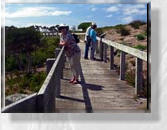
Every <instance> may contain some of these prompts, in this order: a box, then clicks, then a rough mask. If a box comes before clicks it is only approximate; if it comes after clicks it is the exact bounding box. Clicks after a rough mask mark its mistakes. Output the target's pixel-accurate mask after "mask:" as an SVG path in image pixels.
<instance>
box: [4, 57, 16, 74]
mask: <svg viewBox="0 0 167 130" xmlns="http://www.w3.org/2000/svg"><path fill="white" fill-rule="evenodd" d="M17 69H18V65H17V62H16V58H15V57H14V56H6V57H5V71H7V72H9V71H12V70H17Z"/></svg>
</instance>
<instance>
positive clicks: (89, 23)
mask: <svg viewBox="0 0 167 130" xmlns="http://www.w3.org/2000/svg"><path fill="white" fill-rule="evenodd" d="M89 26H91V22H83V23H81V24H79V25H78V29H82V30H83V31H84V32H85V31H86V29H87V28H88V27H89Z"/></svg>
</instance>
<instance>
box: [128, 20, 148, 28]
mask: <svg viewBox="0 0 167 130" xmlns="http://www.w3.org/2000/svg"><path fill="white" fill-rule="evenodd" d="M144 24H146V22H144V21H140V20H136V21H133V22H131V23H130V25H131V26H132V27H133V28H134V29H139V27H140V26H141V25H144Z"/></svg>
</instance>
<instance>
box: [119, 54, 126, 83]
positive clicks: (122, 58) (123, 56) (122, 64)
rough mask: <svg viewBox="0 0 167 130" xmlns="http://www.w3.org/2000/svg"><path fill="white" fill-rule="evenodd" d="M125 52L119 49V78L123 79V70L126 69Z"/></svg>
mask: <svg viewBox="0 0 167 130" xmlns="http://www.w3.org/2000/svg"><path fill="white" fill-rule="evenodd" d="M125 55H126V54H125V52H123V51H121V55H120V80H125V70H126V66H125V65H126V64H125Z"/></svg>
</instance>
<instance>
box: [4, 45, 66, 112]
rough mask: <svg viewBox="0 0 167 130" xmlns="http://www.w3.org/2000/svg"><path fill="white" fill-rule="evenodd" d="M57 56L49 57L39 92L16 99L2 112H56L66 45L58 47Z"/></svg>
mask: <svg viewBox="0 0 167 130" xmlns="http://www.w3.org/2000/svg"><path fill="white" fill-rule="evenodd" d="M55 53H56V54H55V55H56V58H51V59H47V62H46V65H47V73H48V75H47V77H46V79H45V81H44V83H43V85H42V87H41V89H40V90H39V92H38V93H35V94H32V95H30V96H28V97H26V98H24V99H21V100H19V101H16V102H15V103H12V104H10V105H8V106H6V107H5V108H3V109H2V113H21V112H23V113H26V112H29V113H30V112H31V113H32V112H54V111H55V107H56V104H55V97H59V96H60V86H61V84H60V83H61V82H60V79H61V78H62V77H63V67H64V62H65V58H64V47H62V49H56V52H55Z"/></svg>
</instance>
